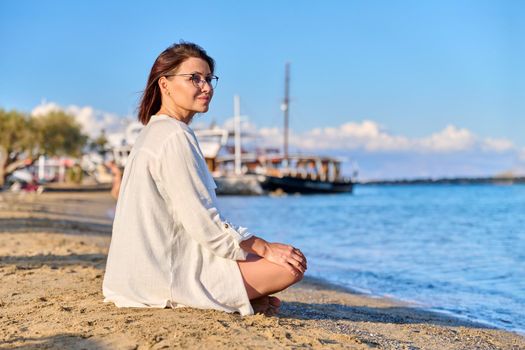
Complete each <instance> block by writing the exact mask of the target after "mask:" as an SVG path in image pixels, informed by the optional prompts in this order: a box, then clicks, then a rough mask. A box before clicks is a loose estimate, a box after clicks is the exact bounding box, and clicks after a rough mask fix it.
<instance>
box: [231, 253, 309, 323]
mask: <svg viewBox="0 0 525 350" xmlns="http://www.w3.org/2000/svg"><path fill="white" fill-rule="evenodd" d="M237 263H238V265H239V269H240V270H241V275H242V278H243V281H244V286H245V288H246V292H247V293H248V298H249V299H250V300H251V301H252V306H253V307H254V311H255V312H263V313H267V314H268V313H271V312H267V311H271V310H270V309H275V312H277V311H278V309H279V305H280V301H279V299H277V298H275V297H268V295H270V294H272V293H276V292H280V291H281V290H283V289H286V288H288V287H289V286H291V285H292V284H294V283H297V282H299V281H300V280H301V279H302V278H303V276H302V275H301V274H300V275H299V276H294V275H292V274H291V273H290V272H289V271H288V270H286V269H285V268H284V267H282V266H279V265H277V264H274V263H272V262H269V261H268V260H265V259H263V258H261V257H258V256H256V255H251V254H250V255H248V258H247V259H246V261H237ZM265 308H266V310H265Z"/></svg>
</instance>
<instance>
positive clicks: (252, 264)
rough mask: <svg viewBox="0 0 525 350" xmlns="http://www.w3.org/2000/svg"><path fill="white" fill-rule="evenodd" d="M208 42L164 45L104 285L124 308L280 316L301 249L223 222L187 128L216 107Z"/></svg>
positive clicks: (130, 163) (297, 273)
mask: <svg viewBox="0 0 525 350" xmlns="http://www.w3.org/2000/svg"><path fill="white" fill-rule="evenodd" d="M214 67H215V63H214V61H213V59H212V58H211V57H209V56H208V55H207V54H206V52H205V51H204V50H203V49H202V48H201V47H199V46H197V45H195V44H191V43H180V44H176V45H173V46H171V47H169V48H168V49H166V50H165V51H164V52H162V53H161V54H160V55H159V57H158V58H157V60H156V61H155V63H154V64H153V67H152V68H151V72H150V75H149V78H148V82H147V85H146V89H145V91H144V93H143V96H142V100H141V103H140V107H139V120H140V121H141V122H142V123H143V124H145V125H146V126H145V127H144V129H143V130H142V131H141V134H140V136H139V137H138V139H137V141H136V143H135V145H134V147H133V150H132V152H131V154H130V155H129V158H128V160H127V163H126V168H125V170H124V175H123V178H122V183H121V188H120V192H119V197H118V204H117V209H116V214H115V221H114V223H113V234H112V240H111V246H110V249H109V256H108V262H107V266H106V274H105V276H104V284H103V292H104V296H105V301H109V302H114V303H115V304H116V305H117V306H119V307H161V308H162V307H166V306H171V307H179V306H190V307H196V308H203V309H217V310H223V311H227V312H239V313H240V314H241V315H249V314H252V313H254V312H256V313H265V314H274V313H276V312H277V311H278V309H279V305H280V301H279V299H277V298H275V297H270V296H269V295H270V294H272V293H275V292H278V291H281V290H283V289H285V288H287V287H288V286H290V285H292V284H293V283H296V282H298V281H299V280H301V278H302V277H303V274H304V272H305V270H306V259H305V257H304V255H303V254H302V253H301V251H300V250H298V249H296V248H294V247H292V246H290V245H286V244H281V243H269V242H267V241H265V240H263V239H262V238H259V237H256V236H254V235H252V234H251V233H249V232H248V231H247V229H246V228H243V227H237V226H234V225H232V224H231V223H229V222H227V221H226V220H224V219H223V218H222V217H221V216H220V213H219V210H218V208H217V203H216V197H215V187H216V186H215V183H214V181H213V178H212V176H211V175H210V173H209V171H208V168H207V166H206V162H205V160H204V158H203V155H202V152H201V150H200V148H199V145H198V142H197V139H196V137H195V134H194V133H193V131H192V129H191V128H190V127H189V126H188V125H189V124H190V122H191V120H192V118H193V117H194V116H195V114H196V113H205V112H207V111H208V107H209V105H210V102H211V99H212V97H213V92H214V88H215V85H216V83H217V79H218V78H217V77H216V76H215V75H213V73H214Z"/></svg>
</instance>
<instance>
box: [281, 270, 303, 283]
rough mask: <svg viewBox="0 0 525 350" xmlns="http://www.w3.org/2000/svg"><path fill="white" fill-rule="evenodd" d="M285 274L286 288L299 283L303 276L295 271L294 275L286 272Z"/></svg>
mask: <svg viewBox="0 0 525 350" xmlns="http://www.w3.org/2000/svg"><path fill="white" fill-rule="evenodd" d="M285 273H286V280H287V282H288V283H287V284H288V286H291V285H292V284H296V283H298V282H300V281H301V280H302V279H303V277H304V274H303V273H302V272H301V271H295V273H296V274H292V273H290V272H289V271H286V272H285Z"/></svg>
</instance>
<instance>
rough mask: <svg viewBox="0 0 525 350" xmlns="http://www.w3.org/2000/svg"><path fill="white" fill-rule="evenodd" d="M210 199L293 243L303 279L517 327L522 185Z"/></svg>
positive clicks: (521, 287)
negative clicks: (302, 262) (304, 265)
mask: <svg viewBox="0 0 525 350" xmlns="http://www.w3.org/2000/svg"><path fill="white" fill-rule="evenodd" d="M219 205H220V207H221V210H222V214H223V215H224V216H225V217H226V218H227V219H228V220H229V221H231V222H233V223H235V224H237V225H242V226H246V227H248V228H249V230H250V231H251V232H253V233H254V234H255V235H258V236H261V237H262V238H264V239H266V240H268V241H272V242H283V243H289V244H292V245H294V246H296V247H298V248H300V249H301V250H302V251H303V252H304V253H305V255H306V256H307V258H308V271H307V274H306V275H307V276H312V277H316V278H320V279H322V280H324V281H326V282H328V283H331V284H335V285H339V286H343V287H346V288H350V289H353V290H356V291H359V292H362V293H367V294H370V295H372V296H377V297H390V298H395V299H399V300H403V301H407V302H410V303H412V304H413V305H415V306H416V307H421V308H424V309H428V310H434V311H438V312H443V313H447V314H451V315H455V316H457V317H459V318H462V319H468V320H472V321H476V322H479V323H483V324H486V325H488V326H493V327H497V328H502V329H506V330H511V331H515V332H518V333H522V334H523V333H525V185H445V184H435V185H430V184H429V185H357V186H356V187H355V190H354V193H353V194H334V195H288V196H281V197H271V196H261V197H240V196H231V197H227V196H224V197H219Z"/></svg>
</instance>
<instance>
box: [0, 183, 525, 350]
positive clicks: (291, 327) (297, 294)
mask: <svg viewBox="0 0 525 350" xmlns="http://www.w3.org/2000/svg"><path fill="white" fill-rule="evenodd" d="M113 207H114V201H113V200H112V198H111V197H110V195H109V194H108V193H43V194H41V195H36V194H12V193H0V280H1V283H0V310H1V313H0V330H1V332H0V349H31V348H38V349H169V348H177V347H186V348H203V349H268V348H277V349H278V348H292V349H299V348H329V349H525V338H524V337H522V336H521V335H518V334H514V333H511V332H507V331H503V330H497V329H491V328H489V327H486V326H483V325H480V324H475V323H471V322H466V321H462V320H459V319H455V318H452V317H448V316H445V315H441V314H436V313H431V312H428V311H423V310H420V309H418V308H416V307H414V306H411V305H408V304H404V303H401V302H398V301H396V300H389V299H381V298H372V297H370V296H366V295H362V294H359V293H356V292H352V291H349V290H345V289H342V288H337V287H334V286H332V285H328V284H325V283H322V282H320V281H317V280H315V279H312V278H308V277H307V278H305V280H304V281H303V282H301V283H300V284H298V285H297V286H295V287H293V288H290V289H289V290H287V291H285V292H282V293H279V294H278V296H279V297H280V298H282V300H283V306H282V308H281V313H280V314H279V315H278V316H276V317H266V316H262V315H254V316H248V317H240V316H239V315H237V314H227V313H223V312H218V311H211V310H197V309H190V308H181V309H176V310H172V309H118V308H116V307H115V306H114V305H112V304H105V303H103V302H102V300H103V297H102V293H101V285H102V278H103V275H104V266H105V261H106V253H107V249H108V246H109V242H110V233H111V221H112V219H111V211H112V210H113Z"/></svg>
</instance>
